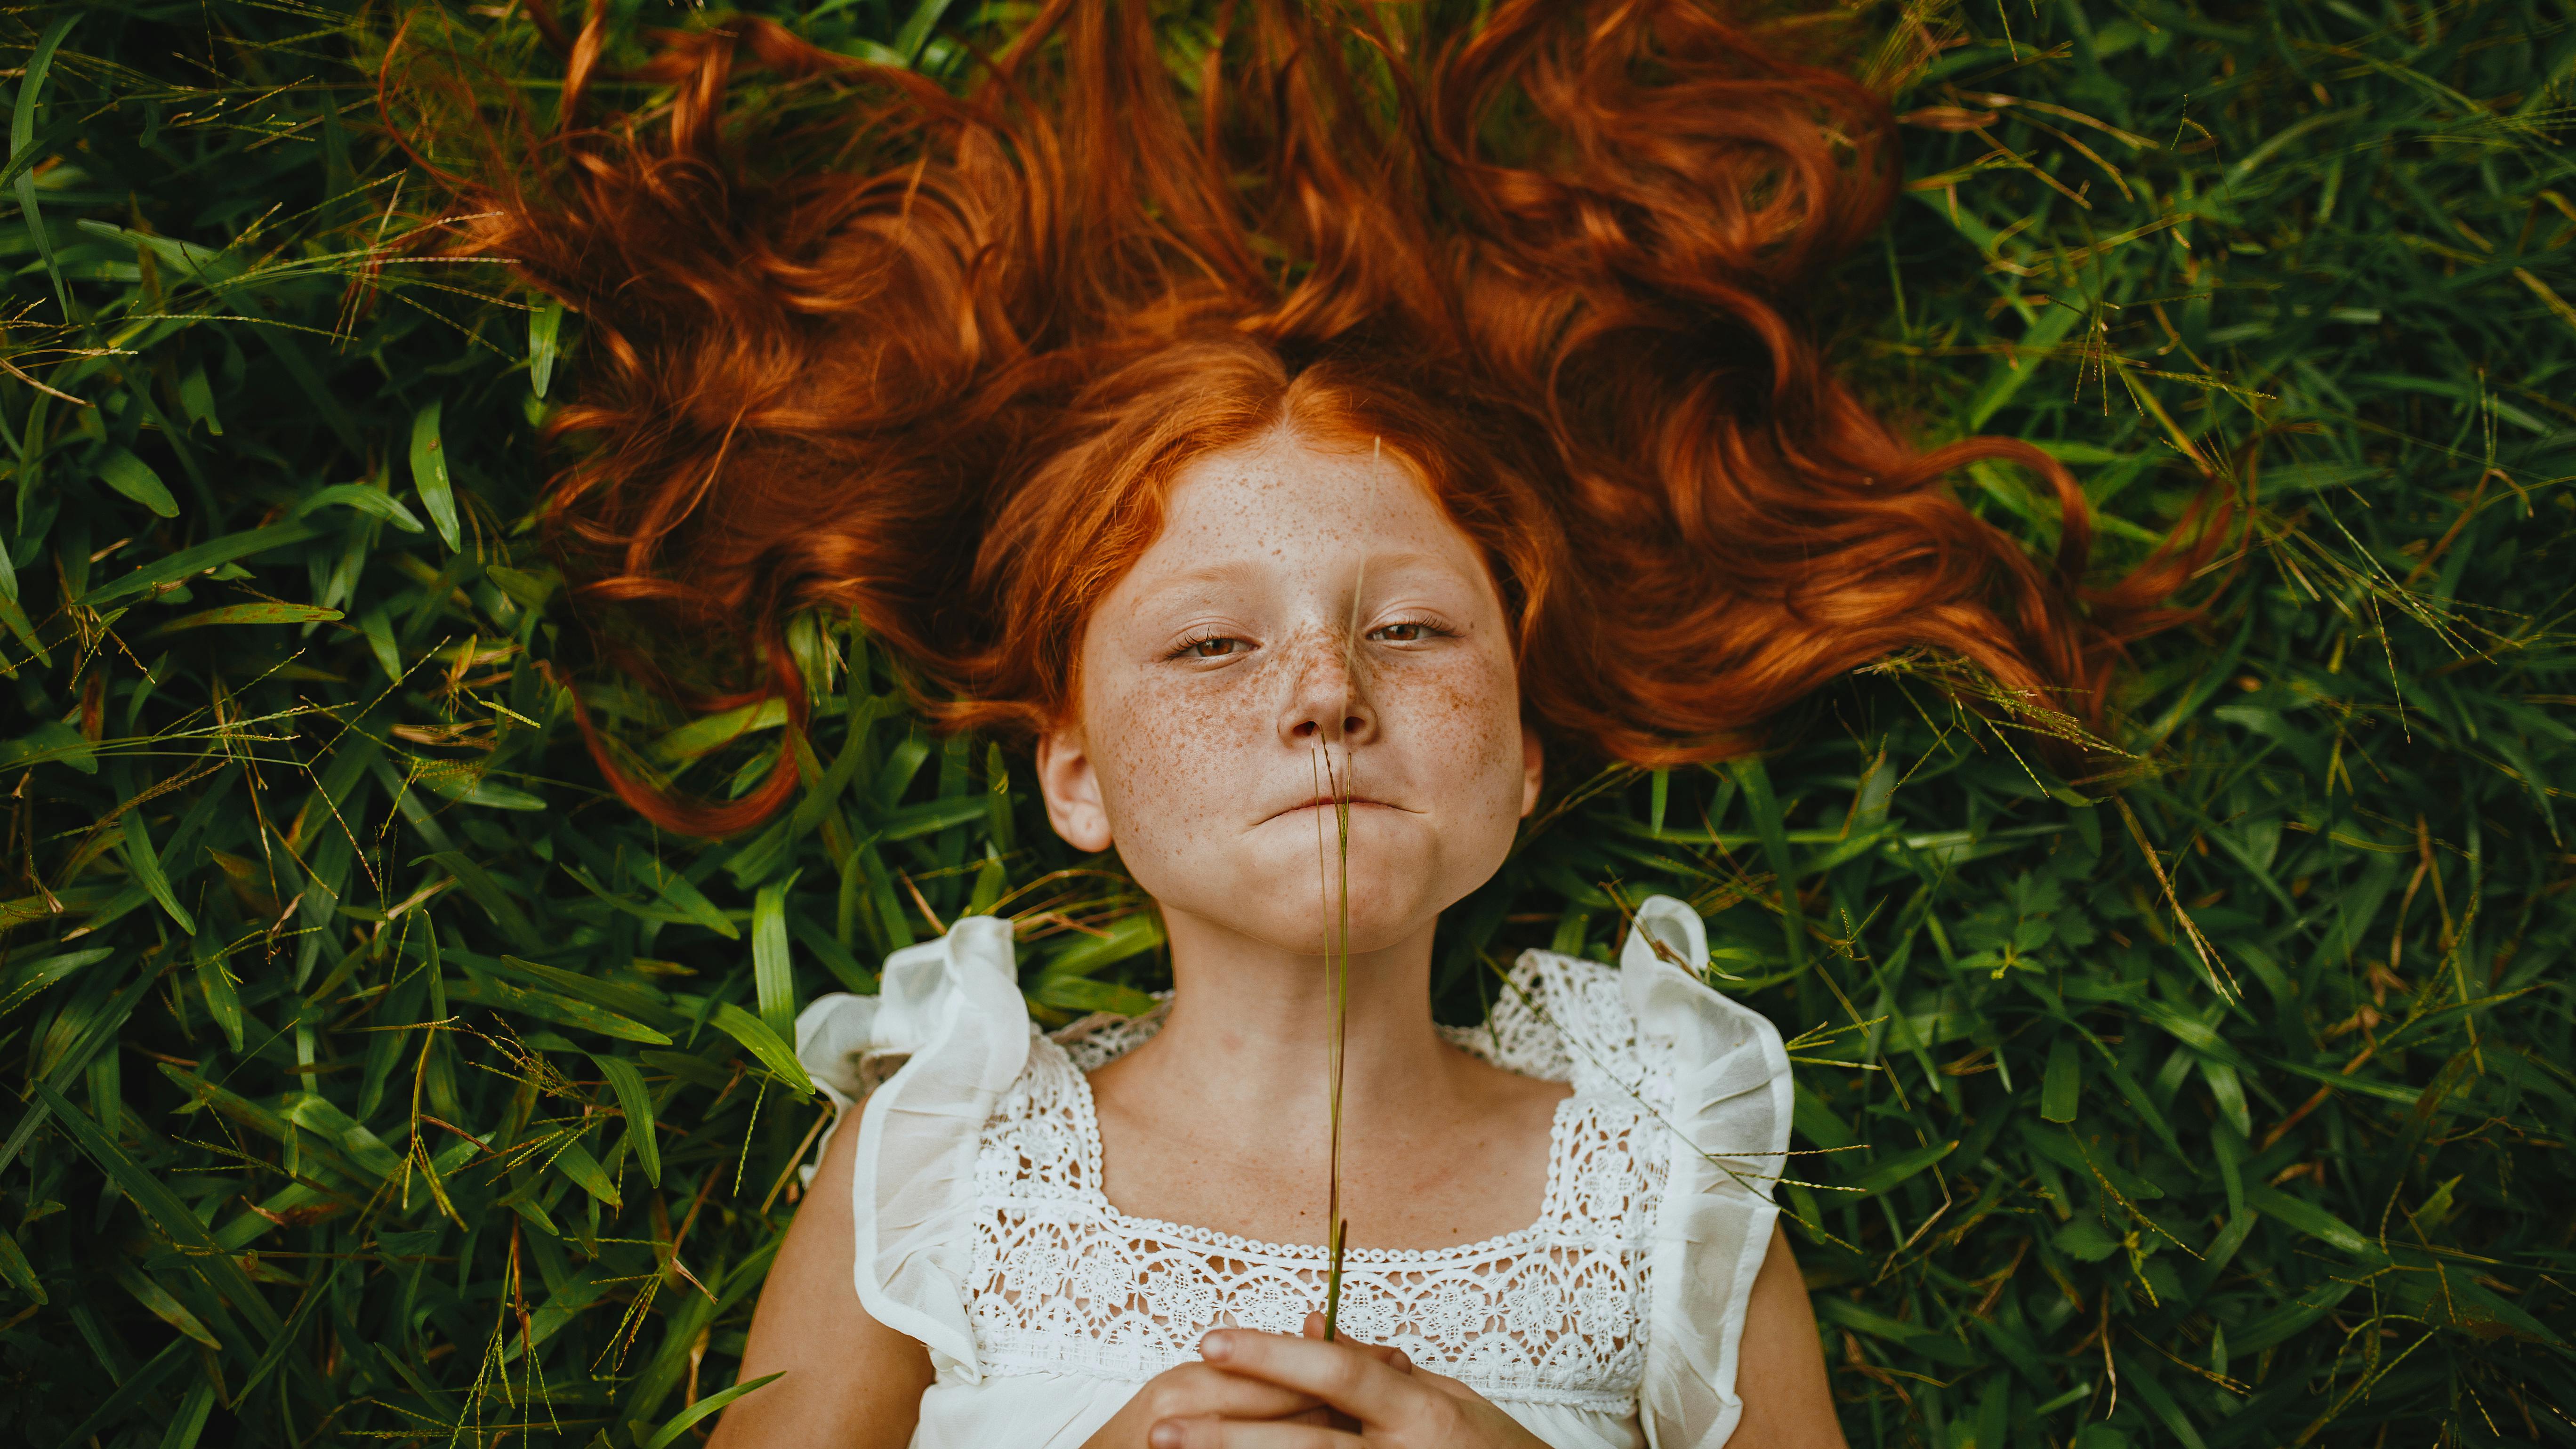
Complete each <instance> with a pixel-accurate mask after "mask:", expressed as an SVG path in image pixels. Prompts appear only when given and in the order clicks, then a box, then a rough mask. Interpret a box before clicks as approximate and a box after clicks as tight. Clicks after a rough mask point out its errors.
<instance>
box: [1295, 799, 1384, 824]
mask: <svg viewBox="0 0 2576 1449" xmlns="http://www.w3.org/2000/svg"><path fill="white" fill-rule="evenodd" d="M1350 803H1351V804H1352V806H1354V807H1357V806H1361V805H1379V806H1384V807H1385V808H1386V809H1389V810H1400V809H1402V808H1404V807H1402V806H1400V805H1388V804H1387V803H1386V802H1385V801H1383V800H1371V799H1369V798H1367V797H1366V796H1363V795H1354V796H1352V797H1351V801H1350ZM1333 804H1334V800H1333V797H1332V796H1330V795H1317V796H1315V797H1313V798H1312V799H1308V800H1301V801H1299V802H1298V803H1296V804H1294V805H1291V806H1289V807H1287V808H1286V809H1284V810H1279V811H1275V812H1273V813H1272V814H1271V815H1270V817H1269V818H1270V819H1273V820H1276V819H1278V818H1279V817H1280V816H1282V815H1291V814H1294V813H1296V812H1297V811H1300V810H1313V809H1316V808H1318V807H1322V808H1324V809H1330V808H1332V806H1333Z"/></svg>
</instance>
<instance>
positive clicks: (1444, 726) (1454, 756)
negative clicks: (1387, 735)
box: [1406, 660, 1521, 814]
mask: <svg viewBox="0 0 2576 1449" xmlns="http://www.w3.org/2000/svg"><path fill="white" fill-rule="evenodd" d="M1420 685H1421V687H1420V688H1418V689H1416V690H1414V691H1411V694H1412V698H1411V699H1410V700H1409V701H1408V708H1407V710H1406V713H1407V714H1409V715H1411V716H1412V718H1413V728H1414V729H1416V730H1418V731H1419V732H1420V733H1421V735H1422V737H1423V741H1424V743H1426V744H1429V745H1432V746H1434V749H1433V750H1432V751H1431V752H1430V754H1429V755H1428V756H1427V758H1429V759H1431V760H1435V761H1444V762H1447V763H1446V764H1445V766H1444V767H1443V773H1445V774H1449V775H1451V776H1452V778H1458V777H1468V778H1474V779H1478V780H1483V779H1488V778H1491V779H1493V780H1494V781H1495V791H1496V793H1497V794H1499V793H1500V792H1501V791H1502V789H1503V777H1505V776H1508V777H1509V783H1510V794H1511V797H1512V798H1511V808H1512V809H1513V811H1514V812H1515V814H1517V812H1518V810H1519V806H1520V785H1519V777H1520V764H1521V756H1520V732H1519V730H1518V728H1517V721H1518V719H1519V716H1520V693H1519V690H1518V688H1517V687H1516V685H1515V682H1514V680H1513V678H1512V675H1511V672H1510V670H1509V669H1508V668H1506V667H1503V666H1500V665H1498V664H1496V663H1495V662H1492V661H1486V660H1478V661H1475V662H1473V663H1472V664H1471V665H1468V666H1467V667H1462V668H1458V669H1454V670H1442V671H1440V672H1438V673H1436V674H1430V675H1428V676H1426V677H1425V678H1424V679H1422V680H1421V681H1420Z"/></svg>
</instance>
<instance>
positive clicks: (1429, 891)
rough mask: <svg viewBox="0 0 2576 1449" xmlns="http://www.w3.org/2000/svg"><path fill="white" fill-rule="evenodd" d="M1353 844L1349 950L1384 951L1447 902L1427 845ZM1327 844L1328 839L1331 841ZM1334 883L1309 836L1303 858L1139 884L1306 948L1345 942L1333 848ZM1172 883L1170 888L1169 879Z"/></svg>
mask: <svg viewBox="0 0 2576 1449" xmlns="http://www.w3.org/2000/svg"><path fill="white" fill-rule="evenodd" d="M1359 846H1360V842H1359V841H1358V840H1357V839H1354V840H1353V841H1352V850H1351V877H1350V879H1351V907H1350V912H1351V913H1350V949H1351V950H1352V951H1353V952H1354V953H1361V952H1368V951H1377V950H1383V949H1385V948H1386V947H1389V946H1393V945H1395V944H1396V943H1398V942H1400V941H1402V940H1404V939H1405V938H1406V937H1408V936H1411V935H1412V934H1414V933H1415V932H1417V931H1419V930H1421V929H1422V927H1423V926H1424V925H1425V924H1427V923H1428V922H1430V921H1432V920H1434V919H1436V918H1437V917H1438V916H1439V914H1440V911H1441V909H1442V908H1443V907H1444V906H1446V905H1447V904H1448V903H1449V902H1448V901H1447V900H1446V899H1444V898H1443V896H1442V893H1441V890H1440V882H1439V880H1438V879H1437V878H1436V875H1437V873H1436V872H1435V871H1432V870H1430V869H1429V868H1428V867H1429V866H1430V865H1431V861H1430V860H1429V859H1428V858H1427V857H1426V853H1425V852H1422V851H1412V852H1398V851H1385V852H1381V851H1363V850H1362V849H1360V848H1359ZM1327 850H1328V851H1329V850H1330V844H1329V842H1328V843H1327ZM1325 861H1326V868H1327V869H1330V870H1331V871H1332V879H1331V884H1330V885H1329V886H1328V887H1326V886H1323V885H1322V882H1321V880H1320V879H1319V874H1318V871H1317V869H1316V864H1315V853H1314V847H1313V845H1312V844H1311V843H1310V844H1309V845H1308V846H1307V848H1306V850H1305V851H1304V852H1303V853H1302V856H1300V857H1292V858H1291V859H1289V860H1287V861H1285V862H1282V861H1280V860H1279V859H1277V857H1276V855H1275V854H1274V853H1272V852H1266V851H1265V852H1260V853H1259V855H1258V858H1257V859H1255V860H1252V861H1246V862H1243V863H1242V865H1241V867H1240V868H1237V869H1230V870H1225V871H1222V872H1219V873H1217V877H1218V878H1216V879H1210V878H1209V877H1208V875H1206V874H1200V875H1198V876H1196V877H1195V878H1193V879H1190V880H1186V881H1173V882H1158V881H1144V880H1140V881H1139V882H1138V883H1139V884H1141V885H1143V886H1145V888H1146V890H1147V891H1148V892H1149V893H1150V894H1152V895H1153V896H1154V897H1155V899H1157V900H1159V901H1161V902H1162V903H1163V904H1164V906H1165V907H1166V908H1167V909H1168V908H1172V907H1178V908H1180V909H1182V910H1186V911H1188V912H1190V913H1191V914H1193V915H1197V916H1202V917H1205V918H1206V919H1208V920H1211V921H1214V922H1216V923H1217V924H1219V925H1222V926H1224V927H1225V928H1226V929H1228V930H1231V931H1235V932H1237V933H1239V934H1242V935H1245V936H1249V937H1251V938H1252V939H1254V940H1256V941H1260V942H1262V943H1264V944H1265V945H1269V946H1272V947H1276V948H1277V949H1279V950H1283V951H1292V952H1295V953H1297V954H1300V955H1307V956H1322V955H1324V954H1326V953H1327V952H1328V951H1338V950H1339V949H1340V938H1339V933H1340V930H1341V912H1340V910H1339V909H1338V906H1339V898H1338V892H1339V891H1340V889H1341V882H1340V874H1341V872H1340V869H1339V867H1338V864H1337V863H1336V862H1334V861H1333V859H1332V857H1331V855H1330V854H1327V856H1326V857H1325ZM1167 884H1168V885H1169V886H1170V888H1169V889H1165V888H1164V887H1165V886H1166V885H1167Z"/></svg>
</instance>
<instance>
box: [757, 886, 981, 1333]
mask: <svg viewBox="0 0 2576 1449" xmlns="http://www.w3.org/2000/svg"><path fill="white" fill-rule="evenodd" d="M879 990H880V993H881V994H880V995H877V996H874V997H866V996H853V995H849V994H847V993H841V992H836V993H833V994H832V995H829V996H824V997H821V998H818V999H817V1000H816V1001H815V1002H814V1003H813V1004H812V1005H811V1006H808V1007H807V1008H806V1009H805V1010H804V1011H803V1012H801V1013H799V1015H798V1016H797V1019H796V1051H797V1056H798V1058H799V1060H801V1061H803V1062H804V1064H805V1068H806V1071H807V1072H808V1073H809V1074H810V1075H811V1076H812V1077H813V1078H814V1080H815V1081H816V1082H817V1083H818V1084H820V1085H821V1086H822V1087H823V1089H824V1091H825V1092H826V1093H827V1094H829V1095H830V1096H831V1098H832V1100H833V1102H834V1103H835V1104H836V1105H837V1106H839V1107H841V1108H843V1109H846V1108H847V1107H848V1106H849V1105H850V1103H851V1102H852V1101H853V1100H855V1099H857V1098H858V1097H859V1096H861V1095H862V1094H864V1095H865V1096H866V1102H867V1104H866V1106H864V1107H863V1108H861V1109H860V1113H859V1149H858V1154H857V1157H856V1160H855V1163H854V1166H853V1168H852V1179H851V1187H852V1193H851V1202H850V1210H851V1216H852V1217H853V1218H854V1219H855V1220H856V1228H857V1237H858V1261H857V1266H856V1270H855V1272H854V1275H853V1276H854V1278H855V1280H856V1283H857V1286H858V1292H859V1303H860V1306H861V1307H863V1308H865V1309H867V1311H868V1314H869V1316H870V1317H873V1318H874V1319H876V1321H877V1322H879V1323H882V1324H884V1325H885V1326H887V1327H888V1328H891V1329H894V1330H895V1331H896V1332H898V1333H903V1334H907V1335H909V1336H911V1337H913V1338H916V1339H919V1340H920V1341H921V1343H922V1344H923V1345H924V1346H925V1347H927V1348H928V1349H929V1350H930V1354H931V1361H932V1363H933V1364H934V1365H935V1366H936V1367H937V1368H938V1369H939V1371H940V1372H941V1373H942V1374H953V1375H955V1376H957V1377H959V1378H961V1379H963V1380H965V1381H967V1382H969V1383H971V1382H974V1381H976V1380H977V1379H978V1378H980V1377H981V1374H982V1368H981V1365H980V1364H979V1363H978V1362H977V1358H976V1353H975V1339H974V1333H973V1330H972V1328H971V1327H970V1325H969V1322H968V1316H967V1305H968V1296H969V1286H968V1278H969V1275H970V1272H971V1267H972V1264H971V1257H972V1253H973V1244H974V1216H975V1154H976V1148H977V1141H976V1139H977V1134H978V1133H979V1132H981V1131H982V1129H983V1126H984V1121H985V1119H986V1118H987V1117H989V1116H991V1115H992V1111H993V1107H994V1104H995V1103H997V1102H999V1101H1000V1100H1001V1098H1002V1094H1003V1093H1004V1092H1006V1091H1008V1090H1009V1089H1010V1086H1011V1083H1012V1082H1013V1081H1015V1080H1017V1079H1018V1077H1019V1075H1020V1068H1021V1067H1022V1066H1023V1065H1024V1064H1025V1063H1026V1062H1027V1060H1028V1051H1029V1033H1030V1023H1029V1015H1028V1007H1027V1004H1026V1003H1025V1002H1024V1001H1022V999H1021V997H1020V989H1019V974H1018V968H1017V965H1016V964H1015V957H1014V952H1013V949H1012V939H1011V923H1010V922H1009V921H1006V920H1003V919H1001V918H999V917H996V916H967V917H963V918H961V919H959V920H957V921H955V922H953V923H951V924H950V926H949V928H948V934H947V935H945V936H943V937H941V938H940V939H938V940H936V941H925V942H923V943H921V944H920V945H917V946H909V947H906V948H905V949H903V950H901V951H897V952H895V953H894V954H893V955H891V956H889V957H887V958H886V962H885V974H884V976H883V977H882V979H881V981H880V983H879ZM897 1057H908V1058H909V1060H907V1061H905V1062H904V1064H903V1066H902V1068H901V1069H900V1070H898V1071H896V1072H895V1073H894V1074H893V1075H892V1076H891V1077H888V1078H886V1079H885V1081H884V1083H883V1084H882V1085H880V1086H878V1087H877V1088H876V1090H874V1091H873V1092H869V1091H867V1085H868V1081H869V1079H870V1078H871V1077H872V1076H873V1075H874V1074H875V1072H876V1070H878V1069H880V1068H881V1066H882V1064H883V1063H885V1062H886V1061H889V1060H891V1059H893V1058H897ZM844 1115H846V1111H844V1112H843V1113H836V1114H835V1116H834V1119H833V1129H832V1130H835V1131H837V1130H838V1129H839V1126H840V1121H841V1118H842V1116H844ZM829 1145H830V1138H829V1136H828V1134H827V1135H826V1137H825V1139H824V1146H825V1147H828V1146H829ZM819 1159H820V1154H819V1152H818V1154H817V1160H818V1161H819Z"/></svg>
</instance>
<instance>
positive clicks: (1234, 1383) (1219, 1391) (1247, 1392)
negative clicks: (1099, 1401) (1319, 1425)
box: [1082, 1363, 1329, 1449]
mask: <svg viewBox="0 0 2576 1449" xmlns="http://www.w3.org/2000/svg"><path fill="white" fill-rule="evenodd" d="M1328 1412H1329V1411H1328V1410H1327V1409H1326V1408H1325V1407H1324V1403H1323V1400H1321V1399H1318V1398H1316V1397H1315V1396H1314V1395H1312V1394H1303V1393H1299V1392H1297V1391H1296V1390H1294V1389H1289V1388H1282V1387H1281V1386H1279V1385H1277V1384H1273V1383H1267V1382H1264V1381H1262V1380H1260V1379H1252V1378H1244V1377H1242V1376H1241V1375H1238V1374H1230V1373H1227V1372H1226V1371H1225V1370H1224V1369H1221V1368H1218V1367H1217V1366H1216V1365H1214V1364H1211V1363H1185V1364H1180V1365H1177V1366H1175V1367H1172V1368H1168V1369H1165V1370H1164V1371H1163V1372H1161V1373H1158V1374H1156V1375H1154V1376H1153V1377H1152V1378H1150V1379H1147V1380H1146V1381H1145V1386H1144V1387H1143V1388H1140V1389H1138V1390H1137V1391H1136V1395H1135V1397H1134V1398H1131V1399H1129V1400H1128V1401H1127V1403H1126V1404H1125V1406H1124V1407H1122V1408H1120V1409H1119V1411H1118V1412H1117V1413H1116V1414H1115V1415H1114V1416H1112V1417H1111V1418H1110V1420H1109V1422H1108V1423H1106V1424H1103V1425H1101V1426H1100V1427H1099V1428H1098V1429H1097V1430H1095V1431H1093V1433H1092V1435H1091V1437H1090V1438H1088V1439H1086V1440H1084V1441H1083V1444H1082V1449H1145V1446H1146V1444H1147V1443H1148V1440H1147V1438H1146V1434H1147V1431H1148V1430H1150V1429H1151V1428H1152V1427H1153V1426H1154V1425H1155V1424H1157V1423H1159V1422H1164V1421H1169V1420H1174V1419H1210V1420H1214V1419H1219V1418H1222V1419H1230V1420H1237V1421H1244V1422H1252V1423H1260V1422H1264V1421H1271V1422H1275V1421H1278V1420H1282V1419H1297V1418H1301V1417H1302V1418H1305V1419H1306V1420H1308V1421H1310V1422H1320V1421H1321V1420H1322V1419H1323V1417H1324V1416H1325V1415H1326V1414H1327V1413H1328Z"/></svg>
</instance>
